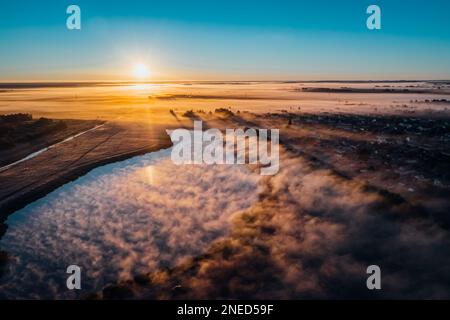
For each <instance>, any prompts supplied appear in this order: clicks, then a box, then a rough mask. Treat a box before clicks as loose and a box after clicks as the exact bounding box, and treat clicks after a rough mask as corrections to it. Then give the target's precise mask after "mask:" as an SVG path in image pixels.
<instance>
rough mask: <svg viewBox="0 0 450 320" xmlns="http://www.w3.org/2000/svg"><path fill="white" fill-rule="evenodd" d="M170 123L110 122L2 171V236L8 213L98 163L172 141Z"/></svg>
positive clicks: (145, 151)
mask: <svg viewBox="0 0 450 320" xmlns="http://www.w3.org/2000/svg"><path fill="white" fill-rule="evenodd" d="M166 128H167V127H166V126H158V125H152V126H149V125H146V124H143V123H129V122H107V123H105V125H104V126H102V127H101V128H98V129H96V130H93V131H90V132H86V133H85V134H83V135H82V136H79V137H77V138H76V139H73V140H70V141H67V142H65V143H64V144H60V145H58V146H57V147H54V148H52V149H49V150H47V151H46V152H43V153H42V154H39V155H38V156H36V157H34V158H32V159H29V160H27V161H24V162H22V163H18V164H16V165H15V166H13V167H11V168H9V169H7V170H5V171H3V172H0V237H1V236H2V235H3V234H4V233H5V232H6V225H5V221H6V219H7V217H8V216H9V215H10V214H11V213H13V212H15V211H16V210H19V209H21V208H23V207H25V206H26V205H27V204H29V203H31V202H33V201H35V200H37V199H39V198H41V197H43V196H45V195H46V194H48V193H49V192H51V191H53V190H54V189H56V188H58V187H59V186H61V185H63V184H65V183H68V182H70V181H72V180H75V179H76V178H78V177H80V176H82V175H84V174H86V173H87V172H89V171H90V170H92V169H93V168H95V167H98V166H101V165H105V164H108V163H112V162H116V161H121V160H125V159H127V158H130V157H133V156H136V155H141V154H144V153H147V152H151V151H156V150H160V149H163V148H167V147H169V146H170V145H171V142H170V139H169V137H168V136H167V134H166V132H165V129H166Z"/></svg>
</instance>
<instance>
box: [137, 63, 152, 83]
mask: <svg viewBox="0 0 450 320" xmlns="http://www.w3.org/2000/svg"><path fill="white" fill-rule="evenodd" d="M133 75H134V77H135V78H137V79H141V80H143V79H146V78H148V77H149V76H150V70H149V69H148V67H147V66H146V65H145V64H143V63H138V64H135V65H134V67H133Z"/></svg>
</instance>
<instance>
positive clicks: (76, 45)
mask: <svg viewBox="0 0 450 320" xmlns="http://www.w3.org/2000/svg"><path fill="white" fill-rule="evenodd" d="M70 4H77V5H79V6H80V8H81V16H82V29H81V30H73V31H69V30H67V28H66V18H67V16H68V15H67V14H66V12H65V11H66V8H67V6H68V5H70ZM370 4H377V5H379V6H380V7H381V10H382V29H381V30H373V31H371V30H368V29H367V28H366V18H367V14H366V12H365V11H366V8H367V6H368V5H370ZM449 57H450V1H447V0H434V1H433V0H431V1H425V0H410V1H405V0H404V1H400V0H386V1H380V0H371V1H365V0H354V1H352V0H340V1H325V0H315V1H301V0H296V1H293V0H292V1H287V0H278V1H271V0H270V1H269V0H259V1H253V0H240V1H235V0H227V1H225V0H224V1H222V0H216V1H212V0H209V1H195V0H192V1H179V0H172V1H169V0H165V1H159V0H158V1H156V0H147V1H137V0H127V1H93V0H89V1H85V0H72V1H65V0H47V1H45V0H40V1H33V0H29V1H24V0H15V1H7V0H2V1H1V2H0V81H27V80H33V81H34V80H133V78H132V77H133V76H132V73H131V70H132V68H133V65H134V64H136V63H144V64H145V65H147V66H148V68H150V70H151V71H152V79H155V80H161V79H172V80H184V79H197V80H203V79H207V80H309V79H311V80H317V79H449V78H450V59H449Z"/></svg>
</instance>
